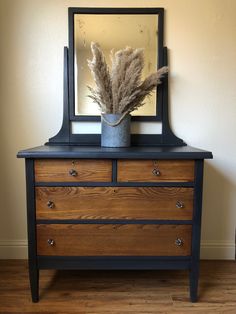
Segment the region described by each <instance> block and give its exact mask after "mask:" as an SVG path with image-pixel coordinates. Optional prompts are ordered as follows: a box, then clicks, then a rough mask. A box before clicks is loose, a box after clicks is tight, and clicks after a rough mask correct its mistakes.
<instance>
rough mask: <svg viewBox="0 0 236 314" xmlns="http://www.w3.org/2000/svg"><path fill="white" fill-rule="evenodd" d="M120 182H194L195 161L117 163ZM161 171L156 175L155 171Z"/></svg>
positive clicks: (132, 161)
mask: <svg viewBox="0 0 236 314" xmlns="http://www.w3.org/2000/svg"><path fill="white" fill-rule="evenodd" d="M117 167H118V168H117V181H118V182H135V181H136V182H167V181H169V182H193V181H194V160H132V159H130V160H129V159H120V160H118V163H117ZM154 169H157V170H159V171H160V175H158V176H157V175H154V174H153V170H154Z"/></svg>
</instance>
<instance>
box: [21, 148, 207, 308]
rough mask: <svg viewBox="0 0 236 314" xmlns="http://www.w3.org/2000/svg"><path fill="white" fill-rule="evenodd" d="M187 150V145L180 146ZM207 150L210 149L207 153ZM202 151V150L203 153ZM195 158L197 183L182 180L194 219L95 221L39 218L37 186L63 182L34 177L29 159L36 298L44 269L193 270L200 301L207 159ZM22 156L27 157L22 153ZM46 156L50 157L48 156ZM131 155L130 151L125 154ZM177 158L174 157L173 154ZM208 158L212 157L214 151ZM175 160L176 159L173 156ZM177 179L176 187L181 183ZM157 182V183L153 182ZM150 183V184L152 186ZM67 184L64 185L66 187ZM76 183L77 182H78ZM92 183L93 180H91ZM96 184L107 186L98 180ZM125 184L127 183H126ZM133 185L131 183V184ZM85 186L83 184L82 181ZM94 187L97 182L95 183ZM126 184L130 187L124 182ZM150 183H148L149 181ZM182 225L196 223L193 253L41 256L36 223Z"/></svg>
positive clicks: (192, 295) (193, 290)
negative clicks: (189, 194)
mask: <svg viewBox="0 0 236 314" xmlns="http://www.w3.org/2000/svg"><path fill="white" fill-rule="evenodd" d="M180 149H183V148H180ZM206 153H207V152H206ZM200 154H201V153H200ZM198 155H199V154H198V153H196V156H195V158H193V159H195V180H194V182H188V184H187V183H182V184H181V185H182V186H185V187H189V188H190V187H194V204H193V217H192V220H151V219H150V220H143V219H139V220H135V219H128V220H127V219H125V220H124V219H111V220H103V219H95V220H55V219H52V220H46V219H44V220H36V217H35V215H36V205H35V187H36V186H45V185H47V186H58V184H59V185H61V183H51V184H50V183H47V182H37V183H36V182H35V178H34V158H35V156H34V155H31V156H29V157H28V158H26V183H27V220H28V253H29V277H30V286H31V294H32V301H33V302H38V300H39V270H40V269H140V270H141V269H149V270H151V269H186V270H189V280H190V299H191V301H192V302H196V301H197V295H198V278H199V258H200V235H201V214H202V184H203V165H204V164H203V159H198V157H199V156H198ZM18 157H24V156H23V155H22V154H19V155H18ZM45 157H46V156H45ZM124 157H125V158H127V157H128V156H127V154H125V155H124ZM172 157H174V156H172ZM147 158H149V156H148V155H147ZM206 158H212V155H211V154H210V152H208V154H207V155H206ZM172 159H173V158H172ZM112 162H113V165H112V170H113V174H112V182H109V186H111V183H112V184H113V185H114V186H116V185H117V186H120V184H119V183H118V182H117V161H116V159H113V161H112ZM177 183H178V182H176V183H175V182H173V183H172V186H179V184H177ZM149 184H150V186H151V185H153V186H154V185H155V186H156V184H154V183H149ZM149 184H148V186H149ZM66 185H67V184H64V186H66ZM74 185H75V184H74ZM87 185H89V183H87ZM95 185H96V186H103V184H102V183H100V182H96V183H95ZM122 185H123V184H122ZM128 185H130V183H128ZM82 186H83V184H82ZM92 186H93V185H92ZM124 186H126V185H125V184H124ZM130 186H142V183H140V182H132V185H130ZM145 186H146V184H145ZM55 223H56V224H58V223H61V224H64V223H73V224H75V223H76V224H93V223H96V224H98V223H101V224H104V223H105V224H139V223H142V224H169V225H171V224H175V225H177V224H181V225H186V224H187V225H192V249H191V255H190V256H102V257H101V256H84V257H83V256H40V255H37V251H36V248H37V238H36V224H55Z"/></svg>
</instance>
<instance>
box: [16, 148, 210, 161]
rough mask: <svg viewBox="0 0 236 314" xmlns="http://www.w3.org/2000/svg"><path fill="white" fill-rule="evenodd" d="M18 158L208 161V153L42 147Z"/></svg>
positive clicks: (193, 150)
mask: <svg viewBox="0 0 236 314" xmlns="http://www.w3.org/2000/svg"><path fill="white" fill-rule="evenodd" d="M17 157H18V158H91V159H93V158H135V159H210V158H213V156H212V153H211V152H209V151H205V150H201V149H198V148H194V147H190V146H156V147H138V146H137V147H136V146H133V147H127V148H107V147H100V146H67V145H60V146H57V145H51V146H49V145H43V146H38V147H34V148H30V149H26V150H21V151H19V152H18V154H17Z"/></svg>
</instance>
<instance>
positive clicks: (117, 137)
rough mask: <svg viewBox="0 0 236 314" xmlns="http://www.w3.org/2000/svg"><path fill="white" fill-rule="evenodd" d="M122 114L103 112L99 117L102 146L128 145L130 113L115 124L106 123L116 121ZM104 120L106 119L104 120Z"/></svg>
mask: <svg viewBox="0 0 236 314" xmlns="http://www.w3.org/2000/svg"><path fill="white" fill-rule="evenodd" d="M121 116H122V114H104V115H102V117H101V123H102V133H101V146H102V147H128V146H130V115H127V116H125V118H124V119H123V120H122V121H121V123H119V124H118V125H116V126H111V125H109V124H107V122H106V121H108V122H109V123H111V124H112V123H113V124H114V123H116V122H117V121H118V120H119V119H120V117H121ZM103 117H104V118H103ZM105 120H106V121H105Z"/></svg>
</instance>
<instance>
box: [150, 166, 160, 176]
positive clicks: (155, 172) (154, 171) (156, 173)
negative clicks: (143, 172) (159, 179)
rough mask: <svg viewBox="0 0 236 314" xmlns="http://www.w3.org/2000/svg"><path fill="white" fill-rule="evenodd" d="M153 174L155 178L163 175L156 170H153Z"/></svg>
mask: <svg viewBox="0 0 236 314" xmlns="http://www.w3.org/2000/svg"><path fill="white" fill-rule="evenodd" d="M152 174H153V175H154V176H160V175H161V172H160V170H159V169H157V168H154V169H153V170H152Z"/></svg>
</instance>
